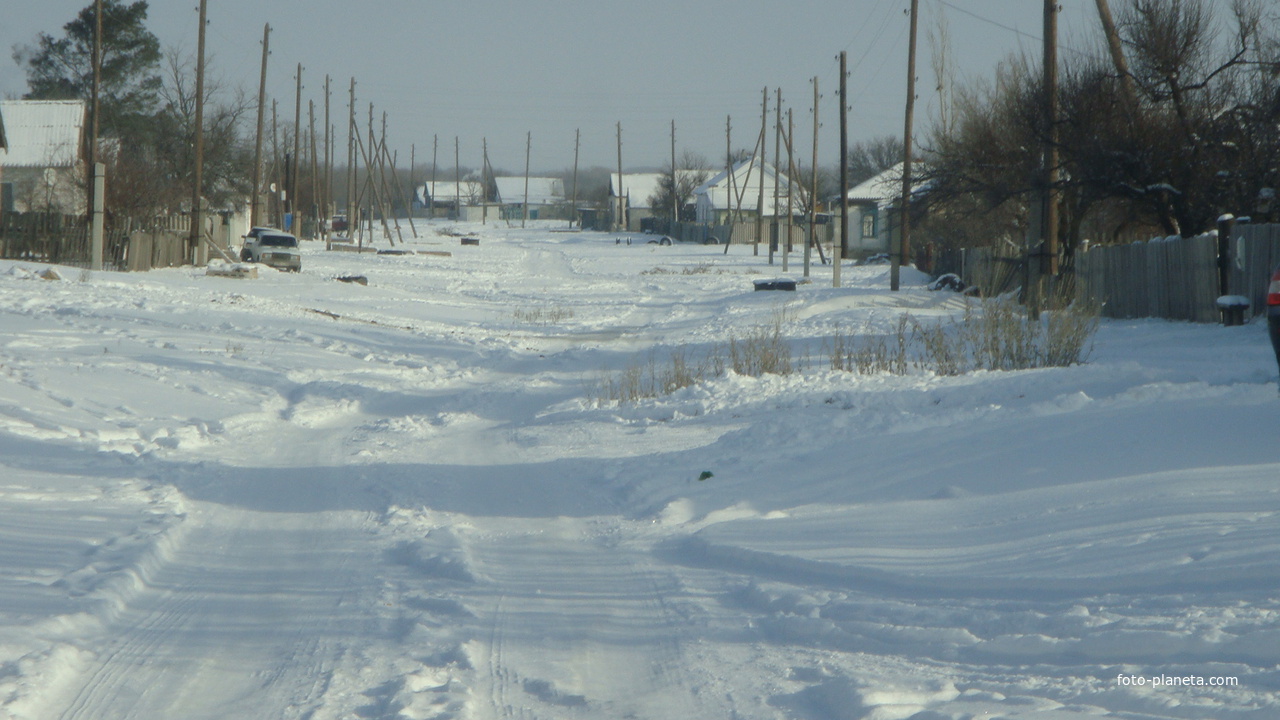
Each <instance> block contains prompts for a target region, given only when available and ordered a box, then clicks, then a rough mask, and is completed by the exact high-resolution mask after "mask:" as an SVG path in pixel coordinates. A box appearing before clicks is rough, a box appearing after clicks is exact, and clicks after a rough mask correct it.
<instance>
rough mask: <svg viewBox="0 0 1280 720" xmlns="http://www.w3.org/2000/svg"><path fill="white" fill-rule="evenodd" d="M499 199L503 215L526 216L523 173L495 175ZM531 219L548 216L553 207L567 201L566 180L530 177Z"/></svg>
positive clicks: (512, 218) (555, 207)
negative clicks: (507, 175)
mask: <svg viewBox="0 0 1280 720" xmlns="http://www.w3.org/2000/svg"><path fill="white" fill-rule="evenodd" d="M493 183H494V186H495V187H496V188H497V190H498V197H497V201H498V202H499V203H501V204H502V217H503V218H504V219H508V220H518V219H521V218H523V217H524V209H525V193H526V190H525V188H526V184H525V177H524V176H523V175H520V176H516V177H495V178H493ZM527 187H528V201H529V219H530V220H537V219H538V218H539V217H542V218H547V217H548V216H549V211H551V210H552V209H561V208H562V206H563V205H564V203H565V197H564V181H563V180H561V179H560V178H556V177H531V178H529V179H528V185H527Z"/></svg>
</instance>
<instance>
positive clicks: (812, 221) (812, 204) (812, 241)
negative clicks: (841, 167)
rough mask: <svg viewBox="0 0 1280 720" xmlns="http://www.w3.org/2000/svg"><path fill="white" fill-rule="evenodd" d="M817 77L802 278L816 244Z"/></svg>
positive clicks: (816, 80) (815, 77)
mask: <svg viewBox="0 0 1280 720" xmlns="http://www.w3.org/2000/svg"><path fill="white" fill-rule="evenodd" d="M818 125H819V123H818V76H817V75H814V76H813V165H812V166H811V168H812V171H813V177H812V178H811V179H810V188H811V189H810V190H809V237H808V238H806V239H805V243H804V276H805V277H809V256H810V255H811V254H812V252H813V250H812V248H813V246H814V245H816V244H817V243H818ZM818 256H819V257H821V256H822V248H821V247H819V248H818Z"/></svg>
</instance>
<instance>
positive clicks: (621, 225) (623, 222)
mask: <svg viewBox="0 0 1280 720" xmlns="http://www.w3.org/2000/svg"><path fill="white" fill-rule="evenodd" d="M625 203H626V200H624V199H623V193H622V121H621V120H619V121H618V218H617V220H615V221H614V224H615V225H617V226H618V229H619V230H626V229H627V211H626V207H627V206H626V204H625Z"/></svg>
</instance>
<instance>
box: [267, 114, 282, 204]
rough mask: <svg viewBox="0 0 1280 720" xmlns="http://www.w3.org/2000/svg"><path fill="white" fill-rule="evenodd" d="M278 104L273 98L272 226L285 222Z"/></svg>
mask: <svg viewBox="0 0 1280 720" xmlns="http://www.w3.org/2000/svg"><path fill="white" fill-rule="evenodd" d="M278 104H279V103H278V101H276V100H275V99H272V100H271V176H272V177H273V178H275V179H274V180H272V181H271V207H270V210H269V214H270V215H271V218H270V220H269V221H268V222H267V224H268V225H270V226H272V227H279V226H280V225H282V224H283V223H282V222H279V221H280V216H281V212H282V210H283V208H282V207H281V206H280V193H279V192H278V190H279V188H280V185H279V184H278V181H279V180H280V135H279V133H278V132H277V131H278V128H279V122H278V121H279V117H278V116H277V111H278V109H279V108H278V107H277V105H278ZM273 221H274V222H273Z"/></svg>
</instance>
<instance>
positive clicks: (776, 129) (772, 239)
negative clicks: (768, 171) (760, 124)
mask: <svg viewBox="0 0 1280 720" xmlns="http://www.w3.org/2000/svg"><path fill="white" fill-rule="evenodd" d="M776 89H777V91H778V99H777V102H775V103H774V105H775V107H774V111H775V114H776V115H777V116H778V118H777V119H776V120H775V121H774V123H773V223H772V225H771V226H770V230H769V264H770V265H772V264H773V253H774V249H775V248H776V247H777V244H778V243H779V242H781V241H782V228H780V227H778V166H779V165H781V164H782V145H781V144H780V141H781V139H782V88H776ZM760 187H761V188H762V189H763V188H764V168H763V167H762V168H760Z"/></svg>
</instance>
